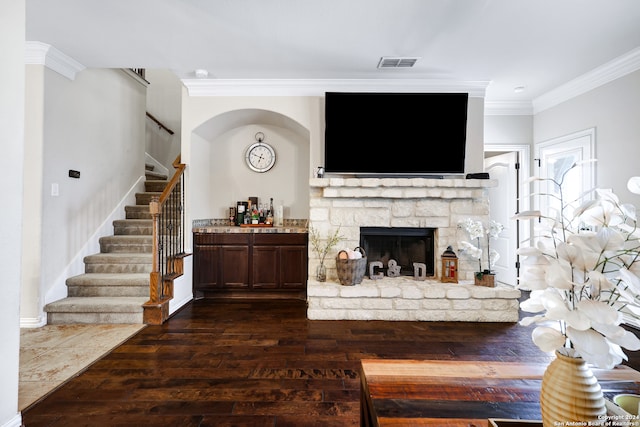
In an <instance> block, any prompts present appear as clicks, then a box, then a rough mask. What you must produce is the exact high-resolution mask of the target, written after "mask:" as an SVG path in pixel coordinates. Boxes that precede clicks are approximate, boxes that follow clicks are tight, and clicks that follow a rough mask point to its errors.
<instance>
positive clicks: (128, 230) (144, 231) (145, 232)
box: [113, 223, 153, 236]
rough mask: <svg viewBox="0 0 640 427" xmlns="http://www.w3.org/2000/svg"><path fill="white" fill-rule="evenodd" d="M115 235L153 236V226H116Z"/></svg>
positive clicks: (114, 228) (114, 226)
mask: <svg viewBox="0 0 640 427" xmlns="http://www.w3.org/2000/svg"><path fill="white" fill-rule="evenodd" d="M113 233H114V234H115V235H116V236H152V235H153V225H151V223H149V225H145V226H143V225H127V224H114V225H113Z"/></svg>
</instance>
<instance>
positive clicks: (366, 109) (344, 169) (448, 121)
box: [324, 92, 469, 176]
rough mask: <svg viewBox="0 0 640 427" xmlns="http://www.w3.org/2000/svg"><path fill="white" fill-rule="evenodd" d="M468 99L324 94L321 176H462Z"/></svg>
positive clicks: (435, 95)
mask: <svg viewBox="0 0 640 427" xmlns="http://www.w3.org/2000/svg"><path fill="white" fill-rule="evenodd" d="M468 97H469V95H468V94H467V93H378V92H375V93H374V92H326V93H325V141H324V144H325V145H324V156H325V157H324V168H325V172H327V173H339V174H354V175H374V176H385V175H399V176H434V175H458V174H464V172H465V170H464V160H465V149H466V139H467V104H468Z"/></svg>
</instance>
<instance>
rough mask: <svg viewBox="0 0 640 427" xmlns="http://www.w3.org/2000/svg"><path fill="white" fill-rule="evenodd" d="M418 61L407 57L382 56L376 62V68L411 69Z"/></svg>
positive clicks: (415, 58)
mask: <svg viewBox="0 0 640 427" xmlns="http://www.w3.org/2000/svg"><path fill="white" fill-rule="evenodd" d="M418 59H420V58H419V57H409V56H383V57H382V58H380V62H378V68H411V67H413V66H414V65H415V64H416V62H417V61H418Z"/></svg>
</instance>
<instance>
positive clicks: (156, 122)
mask: <svg viewBox="0 0 640 427" xmlns="http://www.w3.org/2000/svg"><path fill="white" fill-rule="evenodd" d="M147 117H149V118H150V119H151V120H153V121H154V122H155V124H157V125H158V127H159V128H160V129H164V130H165V131H166V132H167V133H168V134H169V135H173V134H174V132H173V131H172V130H171V129H169V128H168V127H166V126H165V125H164V124H163V123H162V122H161V121H160V120H158V119H156V118H155V117H154V116H153V115H152V114H151V113H150V112H148V111H147Z"/></svg>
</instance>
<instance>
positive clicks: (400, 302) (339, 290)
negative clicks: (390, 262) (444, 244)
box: [307, 277, 521, 322]
mask: <svg viewBox="0 0 640 427" xmlns="http://www.w3.org/2000/svg"><path fill="white" fill-rule="evenodd" d="M520 295H521V293H520V290H518V289H515V288H512V287H510V286H504V285H497V286H496V287H494V288H489V287H484V286H475V285H474V284H473V282H471V281H469V282H467V281H463V282H460V283H441V282H438V281H436V280H425V281H416V280H414V279H413V278H412V277H396V278H385V279H381V280H371V279H367V278H365V279H364V280H363V281H362V283H360V284H357V285H354V286H343V285H341V284H339V283H335V282H318V281H316V280H314V279H313V278H311V277H310V278H309V281H308V284H307V301H308V310H307V317H308V318H309V319H311V320H399V321H465V322H517V321H518V320H519V308H520V305H519V298H520Z"/></svg>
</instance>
